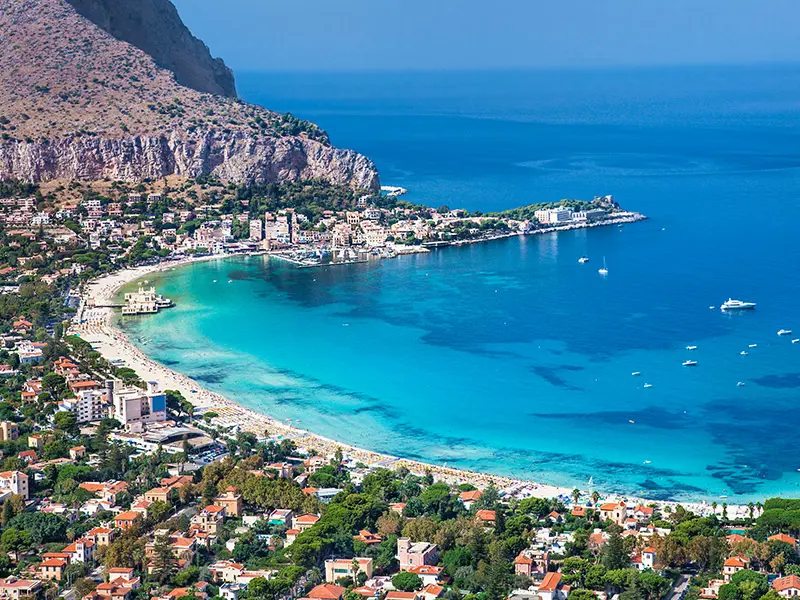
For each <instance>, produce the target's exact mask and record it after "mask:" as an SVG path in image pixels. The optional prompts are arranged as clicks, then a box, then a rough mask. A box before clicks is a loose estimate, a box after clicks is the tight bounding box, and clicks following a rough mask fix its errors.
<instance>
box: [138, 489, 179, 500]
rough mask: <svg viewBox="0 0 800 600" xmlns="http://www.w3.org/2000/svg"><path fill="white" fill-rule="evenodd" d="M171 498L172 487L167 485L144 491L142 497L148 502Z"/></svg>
mask: <svg viewBox="0 0 800 600" xmlns="http://www.w3.org/2000/svg"><path fill="white" fill-rule="evenodd" d="M171 498H172V488H168V487H157V488H153V489H152V490H147V491H146V492H145V493H144V499H145V500H147V501H148V502H169V501H170V499H171Z"/></svg>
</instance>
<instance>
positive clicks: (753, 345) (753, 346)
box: [747, 344, 758, 348]
mask: <svg viewBox="0 0 800 600" xmlns="http://www.w3.org/2000/svg"><path fill="white" fill-rule="evenodd" d="M747 347H748V348H757V347H758V344H748V345H747Z"/></svg>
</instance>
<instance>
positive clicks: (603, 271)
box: [597, 256, 608, 275]
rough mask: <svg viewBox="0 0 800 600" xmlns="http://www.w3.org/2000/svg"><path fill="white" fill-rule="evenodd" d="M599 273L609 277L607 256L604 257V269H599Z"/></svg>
mask: <svg viewBox="0 0 800 600" xmlns="http://www.w3.org/2000/svg"><path fill="white" fill-rule="evenodd" d="M597 272H598V273H600V275H608V267H607V266H606V257H605V256H604V257H603V268H602V269H597Z"/></svg>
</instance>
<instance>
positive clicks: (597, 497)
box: [592, 490, 600, 504]
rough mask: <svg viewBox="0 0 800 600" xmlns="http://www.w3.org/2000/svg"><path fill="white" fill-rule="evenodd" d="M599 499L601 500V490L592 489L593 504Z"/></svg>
mask: <svg viewBox="0 0 800 600" xmlns="http://www.w3.org/2000/svg"><path fill="white" fill-rule="evenodd" d="M599 500H600V492H598V491H597V490H593V491H592V504H597V502H598V501H599Z"/></svg>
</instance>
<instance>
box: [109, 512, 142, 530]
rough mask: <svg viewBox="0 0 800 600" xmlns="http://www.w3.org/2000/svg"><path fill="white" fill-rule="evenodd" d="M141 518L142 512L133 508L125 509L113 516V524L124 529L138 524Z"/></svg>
mask: <svg viewBox="0 0 800 600" xmlns="http://www.w3.org/2000/svg"><path fill="white" fill-rule="evenodd" d="M142 520H143V518H142V513H140V512H137V511H134V510H127V511H125V512H122V513H119V514H118V515H117V516H116V517H114V525H116V526H117V527H118V528H119V529H122V530H125V529H130V528H131V527H134V526H135V525H138V524H139V523H141V522H142Z"/></svg>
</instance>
